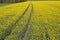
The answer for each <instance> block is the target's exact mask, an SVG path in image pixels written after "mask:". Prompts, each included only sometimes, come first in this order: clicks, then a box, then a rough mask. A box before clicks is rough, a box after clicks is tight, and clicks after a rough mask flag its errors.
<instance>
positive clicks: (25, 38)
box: [23, 3, 33, 40]
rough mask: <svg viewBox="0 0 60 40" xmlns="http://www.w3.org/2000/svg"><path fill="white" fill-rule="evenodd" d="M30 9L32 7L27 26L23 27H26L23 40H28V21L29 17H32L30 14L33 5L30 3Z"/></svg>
mask: <svg viewBox="0 0 60 40" xmlns="http://www.w3.org/2000/svg"><path fill="white" fill-rule="evenodd" d="M31 7H32V10H31V13H30V16H29V19H28V21H27V24H26V26H25V27H26V32H25V36H24V37H23V40H28V30H29V23H30V20H31V17H32V13H33V4H32V3H31Z"/></svg>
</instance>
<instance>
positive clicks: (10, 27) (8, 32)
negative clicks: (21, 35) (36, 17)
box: [0, 4, 30, 40]
mask: <svg viewBox="0 0 60 40" xmlns="http://www.w3.org/2000/svg"><path fill="white" fill-rule="evenodd" d="M29 6H30V4H29V5H28V6H27V8H26V9H25V11H24V12H23V13H22V15H21V16H19V17H18V19H17V20H16V21H15V22H14V23H12V24H11V25H9V27H8V28H7V29H6V30H5V31H4V33H3V35H2V37H1V38H0V40H4V39H5V37H6V36H8V35H10V34H11V31H12V29H13V26H15V25H16V24H17V23H18V22H19V20H20V19H21V18H23V16H24V15H25V13H26V11H27V10H28V8H29Z"/></svg>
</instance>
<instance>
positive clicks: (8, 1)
mask: <svg viewBox="0 0 60 40" xmlns="http://www.w3.org/2000/svg"><path fill="white" fill-rule="evenodd" d="M23 1H27V0H0V3H17V2H23Z"/></svg>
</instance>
